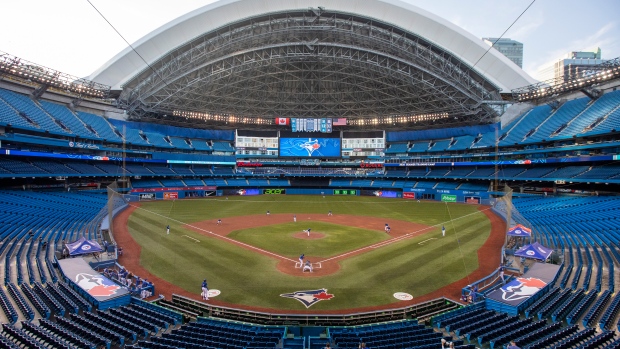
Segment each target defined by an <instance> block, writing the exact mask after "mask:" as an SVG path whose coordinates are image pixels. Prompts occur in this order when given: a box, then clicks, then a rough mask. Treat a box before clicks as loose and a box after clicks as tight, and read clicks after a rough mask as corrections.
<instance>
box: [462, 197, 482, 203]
mask: <svg viewBox="0 0 620 349" xmlns="http://www.w3.org/2000/svg"><path fill="white" fill-rule="evenodd" d="M465 203H466V204H479V203H480V198H479V197H478V196H466V197H465Z"/></svg>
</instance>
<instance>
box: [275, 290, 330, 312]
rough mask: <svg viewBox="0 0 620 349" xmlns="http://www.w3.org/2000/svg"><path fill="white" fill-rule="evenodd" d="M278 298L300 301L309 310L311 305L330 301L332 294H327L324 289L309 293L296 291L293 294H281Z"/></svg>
mask: <svg viewBox="0 0 620 349" xmlns="http://www.w3.org/2000/svg"><path fill="white" fill-rule="evenodd" d="M280 297H285V298H293V299H296V300H298V301H300V302H301V303H302V304H303V305H305V306H306V308H310V307H311V306H312V305H314V304H316V303H318V302H320V301H325V300H328V299H332V298H333V297H334V295H333V294H329V293H327V289H326V288H320V289H318V290H310V291H296V292H293V293H283V294H281V295H280Z"/></svg>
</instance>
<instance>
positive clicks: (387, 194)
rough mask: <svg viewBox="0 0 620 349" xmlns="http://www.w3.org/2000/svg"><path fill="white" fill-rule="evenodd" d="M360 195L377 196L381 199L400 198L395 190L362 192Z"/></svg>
mask: <svg viewBox="0 0 620 349" xmlns="http://www.w3.org/2000/svg"><path fill="white" fill-rule="evenodd" d="M360 195H364V196H376V197H381V198H396V197H398V192H395V191H393V190H360Z"/></svg>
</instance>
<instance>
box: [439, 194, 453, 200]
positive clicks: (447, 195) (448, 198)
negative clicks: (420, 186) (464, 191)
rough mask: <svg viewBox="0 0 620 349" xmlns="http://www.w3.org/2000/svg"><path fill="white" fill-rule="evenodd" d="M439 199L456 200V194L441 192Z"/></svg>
mask: <svg viewBox="0 0 620 349" xmlns="http://www.w3.org/2000/svg"><path fill="white" fill-rule="evenodd" d="M441 201H443V202H456V195H452V194H441Z"/></svg>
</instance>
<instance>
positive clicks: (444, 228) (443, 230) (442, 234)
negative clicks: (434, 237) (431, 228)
mask: <svg viewBox="0 0 620 349" xmlns="http://www.w3.org/2000/svg"><path fill="white" fill-rule="evenodd" d="M441 236H446V227H444V226H443V225H442V226H441Z"/></svg>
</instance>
